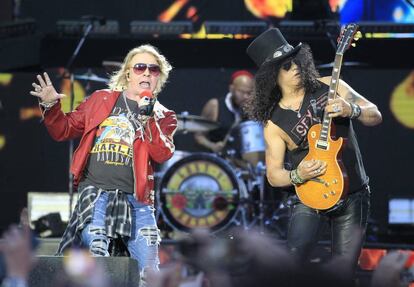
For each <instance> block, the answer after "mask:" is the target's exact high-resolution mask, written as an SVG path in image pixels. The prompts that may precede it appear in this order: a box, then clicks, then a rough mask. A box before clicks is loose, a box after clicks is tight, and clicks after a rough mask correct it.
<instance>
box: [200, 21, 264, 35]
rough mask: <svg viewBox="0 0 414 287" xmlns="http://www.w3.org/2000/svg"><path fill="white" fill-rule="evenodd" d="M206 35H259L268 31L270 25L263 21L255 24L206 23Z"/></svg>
mask: <svg viewBox="0 0 414 287" xmlns="http://www.w3.org/2000/svg"><path fill="white" fill-rule="evenodd" d="M204 26H205V28H206V34H224V35H226V34H230V35H236V34H239V35H252V36H254V35H259V34H261V33H263V32H264V31H266V29H267V28H268V25H267V24H266V22H263V21H254V22H245V21H244V22H229V21H206V22H204Z"/></svg>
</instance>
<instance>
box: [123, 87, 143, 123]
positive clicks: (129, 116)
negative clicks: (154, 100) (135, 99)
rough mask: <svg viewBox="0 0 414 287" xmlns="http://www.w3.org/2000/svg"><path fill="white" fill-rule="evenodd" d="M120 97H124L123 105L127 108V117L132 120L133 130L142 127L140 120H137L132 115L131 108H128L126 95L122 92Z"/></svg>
mask: <svg viewBox="0 0 414 287" xmlns="http://www.w3.org/2000/svg"><path fill="white" fill-rule="evenodd" d="M122 97H123V98H124V103H125V106H126V108H127V110H128V114H127V118H128V119H129V120H131V121H132V125H133V126H134V127H135V130H139V129H142V125H141V123H140V121H139V120H137V119H136V118H135V117H134V114H133V113H132V112H131V109H130V108H129V105H128V101H127V99H126V96H125V94H124V93H122Z"/></svg>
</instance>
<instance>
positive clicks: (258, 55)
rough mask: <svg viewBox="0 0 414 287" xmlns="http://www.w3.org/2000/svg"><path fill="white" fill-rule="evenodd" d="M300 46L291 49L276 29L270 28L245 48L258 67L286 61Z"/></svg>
mask: <svg viewBox="0 0 414 287" xmlns="http://www.w3.org/2000/svg"><path fill="white" fill-rule="evenodd" d="M301 46H302V43H299V44H298V45H297V46H296V47H295V48H293V46H292V45H290V44H289V43H288V42H287V41H286V39H285V37H283V35H282V33H281V32H280V31H279V29H278V28H271V29H268V30H267V31H265V32H263V33H262V34H260V35H259V36H257V38H256V39H254V40H253V42H251V43H250V45H249V47H247V51H246V52H247V54H248V55H249V57H250V58H251V59H252V60H253V61H254V62H255V63H256V65H257V66H259V67H260V66H261V65H263V64H264V63H268V62H272V63H275V62H278V61H280V60H283V59H286V58H287V57H288V56H290V55H294V54H295V53H297V52H298V51H299V49H300V47H301Z"/></svg>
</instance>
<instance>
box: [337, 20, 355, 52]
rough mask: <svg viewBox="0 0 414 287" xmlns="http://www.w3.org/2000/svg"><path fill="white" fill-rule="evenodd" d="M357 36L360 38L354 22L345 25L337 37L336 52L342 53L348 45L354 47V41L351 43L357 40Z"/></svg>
mask: <svg viewBox="0 0 414 287" xmlns="http://www.w3.org/2000/svg"><path fill="white" fill-rule="evenodd" d="M359 38H361V32H359V31H358V25H357V24H355V23H350V24H348V25H346V26H345V28H343V29H342V31H341V34H340V35H339V37H338V47H337V49H336V54H341V55H343V54H344V53H345V51H346V50H348V49H349V47H350V46H353V47H355V43H353V41H357V40H358V39H359Z"/></svg>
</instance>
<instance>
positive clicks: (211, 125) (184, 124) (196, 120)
mask: <svg viewBox="0 0 414 287" xmlns="http://www.w3.org/2000/svg"><path fill="white" fill-rule="evenodd" d="M177 121H178V129H177V130H178V131H183V132H208V131H211V130H214V129H216V128H218V127H219V123H217V122H213V121H211V120H208V119H206V118H204V117H200V116H195V115H190V114H188V113H186V112H183V113H181V114H178V115H177Z"/></svg>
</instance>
